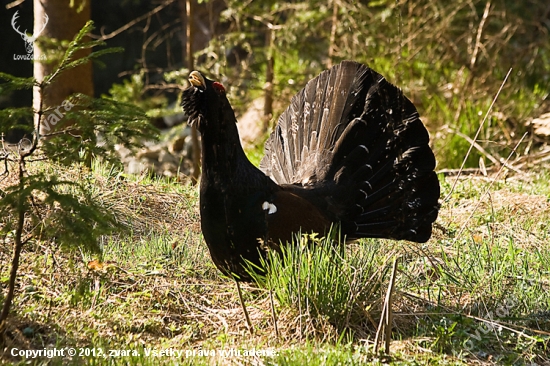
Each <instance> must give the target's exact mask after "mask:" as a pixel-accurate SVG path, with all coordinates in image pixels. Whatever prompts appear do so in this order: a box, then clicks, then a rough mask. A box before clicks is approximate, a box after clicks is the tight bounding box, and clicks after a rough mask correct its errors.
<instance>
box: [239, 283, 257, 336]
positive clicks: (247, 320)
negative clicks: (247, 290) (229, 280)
mask: <svg viewBox="0 0 550 366" xmlns="http://www.w3.org/2000/svg"><path fill="white" fill-rule="evenodd" d="M235 283H236V284H237V293H238V294H239V300H240V302H241V306H242V307H243V312H244V317H245V319H246V324H247V325H248V330H249V331H250V334H251V335H254V328H253V327H252V322H251V321H250V316H248V310H247V309H246V304H245V303H244V299H243V293H242V292H241V285H240V284H239V281H237V280H236V279H235Z"/></svg>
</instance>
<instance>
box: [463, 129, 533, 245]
mask: <svg viewBox="0 0 550 366" xmlns="http://www.w3.org/2000/svg"><path fill="white" fill-rule="evenodd" d="M527 134H528V133H527V132H525V133H524V134H523V136H522V137H521V139H520V140H519V141H518V143H517V144H516V146H514V149H513V150H512V151H511V152H510V155H508V158H507V159H506V162H508V160H510V158H511V157H512V155H513V154H514V153H515V152H516V150H517V148H518V147H519V145H520V144H521V143H522V142H523V140H524V139H525V137H526V136H527ZM502 169H504V165H502V166H501V167H500V169H499V170H498V172H497V174H496V175H495V176H494V177H493V179H492V180H491V182H490V183H489V185H488V186H487V189H485V191H484V192H483V194H482V195H481V196H480V197H479V201H478V202H477V204H476V205H475V206H474V208H473V209H472V212H471V213H470V216H468V217H467V218H466V220H465V221H464V224H462V227H461V228H460V230H459V232H458V233H457V235H456V237H455V240H454V241H457V240H458V238H460V236H461V234H462V232H463V231H464V230H465V229H466V225H467V224H468V221H470V219H471V218H472V217H473V216H474V214H475V212H476V211H477V208H478V207H479V205H480V204H481V202H482V200H483V198H484V197H485V195H487V194H488V192H489V190H490V189H491V187H492V186H493V184H494V183H495V182H496V180H497V179H498V177H499V176H500V173H502Z"/></svg>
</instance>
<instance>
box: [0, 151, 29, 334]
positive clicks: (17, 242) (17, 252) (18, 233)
mask: <svg viewBox="0 0 550 366" xmlns="http://www.w3.org/2000/svg"><path fill="white" fill-rule="evenodd" d="M23 159H25V156H24V155H23V156H21V157H20V161H19V184H20V186H21V187H20V191H22V190H23V188H24V187H23V186H22V185H23V178H24V174H25V166H24V164H25V163H24V160H23ZM17 210H18V214H17V226H16V229H15V237H14V246H13V255H12V260H11V269H10V277H9V282H8V292H7V293H6V297H5V298H4V305H3V306H2V312H1V313H0V334H3V333H4V331H5V330H6V328H7V326H6V321H7V319H8V315H9V313H10V309H11V304H12V302H13V297H14V295H15V284H16V280H17V270H18V269H19V258H20V256H21V250H22V249H23V244H24V243H23V239H22V237H23V228H24V227H25V210H24V207H23V202H21V203H20V204H19V206H18V207H17ZM0 343H2V342H1V339H0Z"/></svg>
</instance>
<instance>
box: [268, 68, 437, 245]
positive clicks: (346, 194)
mask: <svg viewBox="0 0 550 366" xmlns="http://www.w3.org/2000/svg"><path fill="white" fill-rule="evenodd" d="M428 143H429V136H428V132H427V130H426V128H425V127H424V125H423V124H422V121H421V120H420V118H419V116H418V112H417V111H416V108H415V107H414V105H413V104H412V103H411V102H410V101H409V100H408V99H407V98H406V97H404V96H403V94H402V92H401V90H400V89H398V88H397V87H395V86H394V85H392V84H390V83H389V82H387V81H386V80H385V79H384V78H383V77H382V76H381V75H380V74H378V73H376V72H375V71H373V70H371V69H370V68H368V67H366V66H364V65H361V64H358V63H356V62H351V61H344V62H342V63H341V64H339V65H337V66H335V67H333V68H332V69H330V70H327V71H325V72H323V73H321V74H320V75H319V76H318V77H316V78H315V79H313V80H311V81H310V82H309V83H307V85H306V86H305V87H304V89H303V90H302V91H300V92H299V93H298V94H297V95H296V96H295V97H294V98H293V99H292V102H291V105H290V106H289V107H288V108H287V110H286V111H285V112H284V113H283V114H282V115H281V117H280V118H279V122H278V125H277V127H276V129H275V130H274V131H273V133H272V135H271V136H270V138H269V140H268V141H267V143H266V155H265V157H264V159H263V160H262V162H261V165H260V168H261V169H262V170H263V171H264V172H265V173H266V174H267V175H268V176H270V177H271V178H272V179H273V180H274V181H275V182H277V183H278V184H292V185H295V186H299V187H304V188H306V189H307V190H309V191H310V193H309V195H310V196H314V197H317V198H316V202H315V203H316V204H317V205H318V206H319V207H321V208H322V209H323V210H325V211H328V214H329V216H331V217H332V218H333V219H334V221H340V222H341V223H342V227H343V228H344V231H345V233H346V234H347V236H348V238H360V237H382V238H391V239H406V240H411V241H417V242H424V241H426V240H428V239H429V237H430V236H431V230H432V223H433V222H434V221H435V220H436V218H437V214H438V209H439V204H438V199H439V194H440V189H439V182H438V179H437V176H436V174H435V172H434V168H435V157H434V155H433V152H432V150H431V149H430V147H429V145H428Z"/></svg>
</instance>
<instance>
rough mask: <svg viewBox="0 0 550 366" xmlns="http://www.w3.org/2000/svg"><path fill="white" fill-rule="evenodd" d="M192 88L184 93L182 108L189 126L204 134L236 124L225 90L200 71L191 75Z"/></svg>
mask: <svg viewBox="0 0 550 366" xmlns="http://www.w3.org/2000/svg"><path fill="white" fill-rule="evenodd" d="M189 83H190V84H191V86H190V87H189V88H187V89H186V90H184V91H183V94H182V98H181V99H182V102H181V106H182V107H183V110H184V111H185V112H186V113H187V114H188V115H189V124H190V125H192V126H193V125H195V126H196V127H197V128H198V130H199V131H200V132H201V133H202V132H204V131H206V130H207V129H209V128H216V129H220V128H221V129H223V127H224V125H228V124H234V123H236V121H237V120H236V119H235V113H234V112H233V108H231V105H230V104H229V101H228V100H227V96H226V94H225V88H224V87H223V85H222V84H221V83H219V82H217V81H212V80H210V79H208V78H206V77H205V76H204V75H203V74H201V73H200V72H198V71H193V72H191V74H189Z"/></svg>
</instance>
